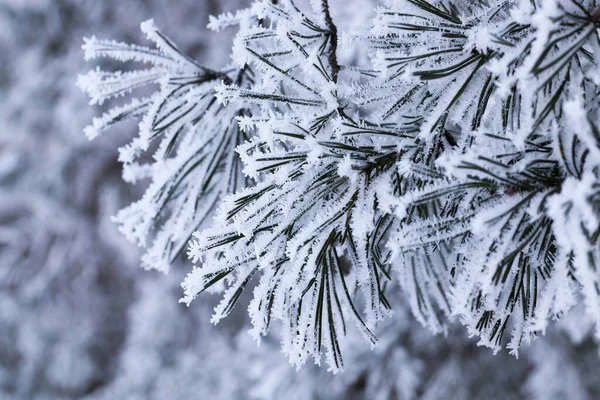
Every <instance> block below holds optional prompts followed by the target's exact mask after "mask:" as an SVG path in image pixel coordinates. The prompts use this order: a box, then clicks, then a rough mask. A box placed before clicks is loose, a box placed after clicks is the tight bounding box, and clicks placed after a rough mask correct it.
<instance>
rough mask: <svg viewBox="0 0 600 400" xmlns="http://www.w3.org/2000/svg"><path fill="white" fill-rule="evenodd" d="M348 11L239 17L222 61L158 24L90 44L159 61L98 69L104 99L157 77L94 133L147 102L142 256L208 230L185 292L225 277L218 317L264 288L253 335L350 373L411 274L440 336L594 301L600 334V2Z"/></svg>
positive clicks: (493, 0) (544, 318)
mask: <svg viewBox="0 0 600 400" xmlns="http://www.w3.org/2000/svg"><path fill="white" fill-rule="evenodd" d="M335 7H342V5H336V4H335V3H331V4H329V3H328V2H327V1H326V0H319V1H316V0H313V1H311V2H310V4H304V3H301V2H299V1H298V2H297V4H296V3H295V2H293V1H291V0H281V1H266V0H263V1H255V2H254V4H253V5H252V6H251V7H250V8H248V9H245V10H241V11H238V12H237V13H236V14H235V15H233V14H226V15H223V16H220V17H218V18H213V19H211V21H210V24H209V27H210V28H212V29H214V30H217V31H218V30H220V29H222V28H225V27H228V26H232V25H233V26H237V27H238V28H239V32H238V33H237V36H236V37H235V40H234V43H233V47H232V49H233V52H232V63H231V65H229V66H227V67H225V68H224V69H222V70H218V71H215V70H210V69H207V68H204V67H202V66H200V65H199V64H198V63H197V62H196V61H194V60H191V59H190V58H188V57H186V56H185V55H184V54H183V53H182V52H181V51H180V50H179V49H178V48H177V47H176V46H175V45H174V44H173V43H172V42H171V41H170V40H169V39H168V38H166V37H165V36H164V35H163V34H162V33H161V32H160V31H159V30H157V28H156V27H155V26H154V24H153V23H152V21H147V22H145V23H143V24H142V30H143V31H144V32H145V33H146V34H147V36H148V38H149V39H150V40H152V41H153V42H154V43H155V44H156V48H154V49H153V48H147V47H140V46H134V45H128V44H124V43H117V42H114V41H107V40H98V39H96V38H93V37H92V38H91V39H86V41H85V44H84V46H83V48H84V50H85V56H86V59H93V58H100V57H109V58H113V59H115V60H118V61H123V62H129V61H134V62H140V63H145V64H147V65H148V66H149V67H148V68H146V69H140V70H135V71H131V72H104V71H101V70H99V69H96V70H93V71H91V72H90V73H88V74H87V75H84V76H81V77H80V80H79V85H80V87H81V88H82V89H83V90H85V91H86V92H88V93H89V95H90V97H91V99H92V104H94V103H98V104H101V103H102V102H103V101H104V100H106V99H109V98H112V97H118V96H122V95H126V94H129V93H130V92H131V91H132V90H134V89H137V88H138V87H141V86H145V85H149V84H150V85H155V86H156V85H157V86H158V89H157V90H155V91H154V92H153V93H152V94H150V95H149V96H148V97H144V98H134V99H133V100H131V102H129V103H128V104H126V105H123V106H119V107H116V108H113V109H111V110H110V111H108V112H107V113H106V114H104V115H103V116H102V117H101V118H97V119H94V121H93V123H92V125H90V126H89V127H88V128H86V133H87V135H88V136H89V137H91V138H93V137H95V136H97V135H98V134H100V133H102V132H103V131H105V130H107V129H108V128H110V127H111V126H112V125H114V124H115V123H117V122H119V121H121V120H124V119H127V118H139V119H140V123H139V136H138V137H136V138H135V139H133V140H132V142H131V143H130V144H129V145H127V146H125V147H123V148H122V149H121V150H120V160H121V161H122V162H123V164H124V178H125V179H126V180H128V181H131V182H135V181H137V180H140V179H144V178H149V180H150V184H149V186H148V188H147V190H146V192H145V194H144V196H143V197H142V198H141V199H140V200H139V201H137V202H135V203H133V204H132V205H130V206H129V207H127V208H125V209H124V210H122V211H121V212H120V213H119V214H118V215H117V216H116V217H115V220H116V221H117V222H118V223H119V224H120V227H121V231H122V232H123V233H124V234H125V235H126V236H127V237H128V238H129V239H131V240H132V241H134V242H136V243H138V244H139V245H141V246H146V245H148V248H147V251H146V253H145V255H144V257H143V259H142V263H143V266H144V267H146V268H155V269H158V270H161V271H165V272H166V271H167V270H168V266H169V264H171V263H172V261H173V260H174V258H175V257H176V256H177V254H179V253H180V252H181V250H182V248H184V247H185V244H186V243H187V242H188V239H190V237H191V240H190V242H189V248H188V256H189V257H190V258H191V259H192V261H193V262H194V264H195V266H194V269H193V270H192V272H191V273H190V274H189V275H188V276H187V278H186V279H185V281H184V282H183V288H184V297H183V299H182V301H183V302H185V303H187V304H189V303H190V302H191V301H192V300H193V299H194V298H195V297H196V296H197V295H198V294H199V293H201V292H203V291H205V290H207V289H209V288H210V290H217V291H222V292H223V299H222V301H221V303H220V304H219V305H218V306H217V307H216V308H215V313H214V316H213V319H212V321H213V322H215V323H216V322H218V321H219V320H220V319H222V318H223V317H225V316H227V314H228V313H229V312H230V311H231V310H232V308H233V307H234V305H235V304H236V302H237V301H238V299H239V298H240V295H241V293H242V291H244V289H246V288H247V287H249V286H250V287H252V289H251V290H253V292H254V296H253V299H252V300H251V302H250V305H249V307H248V310H249V314H250V317H251V320H252V324H253V329H252V333H253V334H254V336H255V337H256V338H257V339H259V338H260V336H262V335H266V334H267V332H268V331H269V328H270V326H271V322H272V321H274V320H279V321H281V326H282V334H281V337H282V347H283V350H284V352H285V353H286V354H287V356H288V357H289V359H290V360H291V362H292V363H293V364H295V365H297V366H300V365H302V364H303V363H304V362H305V361H306V360H307V359H308V358H310V357H313V358H314V360H315V362H317V363H319V362H320V358H321V356H322V355H323V354H324V355H325V358H326V361H327V363H328V364H329V366H330V368H331V369H332V370H333V371H338V370H340V369H341V368H342V367H343V362H342V354H341V353H342V350H341V348H342V346H343V340H342V338H343V337H344V335H345V332H346V330H347V329H349V327H350V325H355V326H356V327H358V329H359V330H360V332H362V334H363V336H364V338H365V339H366V340H367V341H368V342H369V343H371V344H372V345H375V344H376V342H377V339H376V337H375V335H374V334H373V333H372V330H373V327H374V325H375V324H376V323H377V321H379V320H381V319H383V318H384V317H386V316H387V315H390V313H391V308H392V307H391V304H390V302H389V301H388V299H387V298H386V293H388V294H389V293H390V292H392V291H395V290H396V289H394V287H393V286H392V282H393V281H397V282H398V283H399V284H400V286H401V287H402V289H403V292H404V294H405V297H406V299H407V301H408V303H409V304H410V306H411V309H412V311H413V313H414V315H415V316H416V317H417V319H418V320H419V321H420V322H421V323H423V324H424V325H425V326H427V327H429V328H430V329H431V330H432V331H433V332H444V331H446V329H447V326H448V324H449V322H450V321H451V320H452V319H454V318H456V317H458V318H459V319H460V321H461V322H462V323H463V324H464V325H465V326H466V327H467V329H468V331H469V334H470V335H478V336H479V337H480V344H482V345H486V346H489V347H491V348H492V349H493V350H494V351H498V350H499V349H500V348H502V347H503V346H507V347H508V348H510V349H511V351H512V352H513V353H514V354H518V349H519V347H520V346H521V345H522V344H523V343H528V342H529V341H530V340H531V339H533V338H534V337H536V336H538V335H539V334H540V333H543V332H544V330H545V329H546V327H547V325H548V323H549V321H550V320H553V319H557V318H560V317H561V316H563V315H565V314H566V313H568V312H569V310H570V309H571V308H572V307H573V306H574V305H575V304H577V303H579V302H583V303H584V304H585V306H586V309H587V318H589V320H590V321H591V322H593V323H594V324H595V327H596V334H597V336H598V337H600V273H599V271H598V268H599V267H600V251H599V250H600V247H599V246H600V241H599V236H600V175H599V174H600V170H599V166H600V129H599V124H600V118H599V115H598V88H599V87H598V84H599V83H600V66H599V65H598V63H597V62H596V58H598V57H600V40H599V31H598V27H599V23H600V4H597V2H596V1H595V0H594V1H591V0H569V1H560V0H547V1H540V0H502V1H500V0H479V1H467V0H455V1H425V0H397V1H389V2H388V4H387V6H386V7H379V8H376V10H375V11H376V15H375V17H374V19H373V24H372V28H371V29H370V30H368V31H365V30H363V29H361V28H360V27H356V26H355V27H352V23H351V22H350V23H349V24H347V25H349V26H350V28H348V29H346V30H344V31H343V30H341V28H338V25H339V24H338V25H336V24H335V22H334V19H335V18H332V13H333V14H334V15H335V13H334V12H333V11H335ZM364 55H368V56H369V59H370V60H371V63H370V64H369V65H363V64H365V63H364V62H363V61H361V60H364V59H366V57H364ZM150 155H151V156H152V157H150ZM209 216H210V217H214V218H213V221H212V222H210V221H209V220H210V219H211V218H209ZM253 278H254V280H253ZM251 282H252V283H251ZM388 297H389V296H388ZM583 325H584V324H582V326H583ZM507 330H509V331H510V333H509V334H506V333H507V332H506V331H507Z"/></svg>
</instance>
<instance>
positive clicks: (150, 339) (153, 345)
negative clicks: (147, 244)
mask: <svg viewBox="0 0 600 400" xmlns="http://www.w3.org/2000/svg"><path fill="white" fill-rule="evenodd" d="M360 3H363V4H364V3H369V2H366V1H362V2H360ZM244 4H245V2H244V1H243V0H227V1H222V0H178V1H168V0H103V1H96V0H0V54H1V55H0V99H2V100H1V104H2V106H1V107H0V121H1V122H0V291H1V294H0V398H7V399H30V398H39V399H75V398H90V399H207V398H215V399H246V398H260V399H275V398H286V399H289V400H291V399H311V398H315V399H330V398H340V399H353V398H356V399H362V398H368V399H396V398H398V399H409V398H427V399H447V398H457V399H458V398H464V399H471V398H485V399H492V398H497V399H509V398H538V399H554V398H569V399H586V398H590V399H593V398H599V397H600V381H599V380H598V378H597V376H598V375H597V371H599V370H600V369H599V368H600V362H599V359H598V351H597V349H596V347H595V345H594V344H593V341H592V340H591V339H590V338H588V337H587V336H583V337H582V336H581V335H580V334H579V335H574V334H573V333H572V332H581V331H583V330H582V329H570V327H569V324H570V323H573V324H575V323H576V322H573V320H575V319H576V318H575V317H572V318H571V319H570V320H566V321H565V322H562V323H561V325H560V326H559V327H557V328H555V329H553V330H552V331H551V332H548V335H547V336H546V337H544V338H542V339H539V340H536V341H535V343H534V344H533V345H532V346H531V347H530V348H528V349H524V351H522V353H521V356H520V358H519V359H518V360H517V359H515V358H514V357H512V356H509V355H508V354H507V353H506V352H505V351H503V352H500V353H499V354H497V355H493V354H492V352H491V351H490V350H489V349H485V348H478V347H477V346H476V344H475V342H474V341H471V340H469V339H467V338H466V333H465V332H464V328H461V327H457V328H456V329H455V330H452V331H451V332H450V333H449V336H448V337H447V338H444V337H440V336H432V335H431V334H430V333H429V331H427V330H426V329H424V328H422V327H421V326H420V325H419V324H418V323H417V322H416V321H415V320H414V319H413V318H412V316H411V315H410V313H409V311H407V309H406V306H405V305H403V303H402V296H401V295H400V294H398V295H397V296H392V300H393V301H394V309H395V314H394V316H393V318H391V319H389V320H387V321H386V322H385V323H384V324H382V325H380V326H379V329H378V332H377V333H378V336H379V337H380V344H379V346H378V347H377V348H376V349H374V350H373V351H371V350H369V349H368V347H366V346H365V344H364V343H363V342H362V340H361V339H360V338H356V346H355V347H353V348H351V350H350V351H349V352H348V353H347V355H346V358H347V360H346V364H347V366H348V367H347V370H346V371H345V372H344V373H342V374H338V375H335V376H332V375H331V373H328V372H327V371H326V369H325V368H319V367H316V366H312V365H307V366H305V367H304V368H302V369H301V370H300V371H299V372H296V370H295V369H294V368H293V367H291V366H290V365H289V364H288V362H287V360H286V359H285V357H284V356H283V355H282V354H281V352H280V348H279V344H278V342H277V337H276V336H274V335H271V336H270V337H269V338H267V339H265V340H264V341H263V343H262V345H261V346H260V347H257V346H256V344H255V343H254V342H253V341H252V340H251V339H250V337H249V336H248V335H247V333H246V331H247V328H248V323H247V321H246V313H245V312H244V309H243V307H238V309H236V310H235V311H234V314H233V315H232V316H230V317H229V318H228V319H227V320H226V321H225V322H223V323H221V324H219V325H218V326H216V327H215V326H213V325H211V324H210V323H209V319H210V314H211V310H212V307H213V306H214V304H215V302H216V301H217V300H216V299H211V298H210V297H204V298H203V299H202V300H200V301H196V302H195V303H194V304H192V306H191V307H190V308H187V307H185V306H184V305H182V304H179V303H178V299H179V298H180V297H181V295H182V293H181V287H180V282H181V281H182V279H183V277H184V275H185V273H186V272H187V271H188V267H189V266H188V265H187V264H186V263H187V261H186V260H180V262H179V264H178V265H175V267H174V268H172V269H171V272H170V274H169V275H162V274H159V273H157V272H146V271H143V270H142V269H141V268H139V263H140V261H139V257H140V254H139V253H138V251H137V249H136V248H135V246H133V245H131V244H129V243H127V242H126V241H125V240H124V239H123V238H122V236H121V235H120V234H119V233H118V232H117V229H116V227H115V226H114V225H113V223H111V222H110V217H111V216H112V215H114V214H115V213H116V212H117V210H119V209H120V208H122V207H123V206H125V205H126V204H128V203H130V202H131V201H132V199H135V198H138V197H139V195H140V193H141V188H139V187H136V186H131V185H127V184H125V183H123V182H122V180H121V165H120V164H119V163H118V162H117V150H116V148H117V147H118V146H119V145H122V144H124V143H126V142H128V141H129V140H130V138H131V136H132V135H133V133H134V131H135V125H134V124H124V125H121V126H119V127H118V128H116V129H113V130H112V131H111V132H110V133H108V134H106V135H104V136H102V137H101V138H99V139H97V140H95V141H93V142H89V141H88V140H87V139H86V137H85V135H84V134H83V127H84V126H86V125H87V124H89V122H90V121H91V118H92V116H93V115H98V113H99V112H100V111H101V109H100V108H96V109H94V108H93V107H90V106H88V99H87V98H86V96H85V95H84V94H83V93H81V91H80V90H79V89H78V88H77V87H76V84H75V82H76V79H77V75H78V74H81V73H84V72H85V71H87V70H89V69H90V65H89V64H87V63H86V62H85V61H84V60H83V54H82V50H81V45H82V43H83V41H82V38H83V37H84V36H87V37H89V36H91V35H96V36H97V37H99V38H110V39H115V40H118V41H125V42H130V43H140V44H146V43H147V42H146V41H145V39H144V38H143V35H142V34H141V32H140V30H139V23H140V22H142V21H144V20H147V19H148V18H154V20H155V22H156V24H157V25H158V26H159V27H161V29H162V30H163V31H164V32H166V33H167V34H168V35H169V36H170V37H171V38H172V39H173V40H174V41H176V42H177V43H178V44H179V46H180V47H181V48H182V49H183V50H184V51H185V52H186V53H187V54H189V55H191V56H193V57H195V58H197V59H199V60H202V62H203V63H204V64H207V65H208V66H212V65H214V64H216V65H219V64H221V63H223V62H225V61H226V60H227V57H228V55H229V50H230V39H231V35H228V34H227V33H220V34H216V33H214V32H208V31H207V30H206V29H205V26H206V23H207V21H208V16H209V15H211V14H218V13H220V12H222V11H234V10H235V9H237V8H238V7H240V5H244ZM340 15H341V14H340ZM340 15H338V16H336V17H337V18H339V17H340ZM103 67H106V65H103ZM108 67H110V66H108ZM394 297H395V298H394ZM570 321H571V322H570ZM557 378H558V379H557Z"/></svg>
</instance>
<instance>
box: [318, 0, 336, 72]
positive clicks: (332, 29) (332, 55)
mask: <svg viewBox="0 0 600 400" xmlns="http://www.w3.org/2000/svg"><path fill="white" fill-rule="evenodd" d="M321 6H322V7H323V14H325V24H326V25H327V28H328V29H329V41H330V48H329V66H330V67H331V78H332V79H333V81H334V82H335V83H337V80H338V73H339V72H340V65H339V64H338V61H337V42H338V33H337V26H335V24H334V23H333V19H331V14H330V13H329V2H328V1H327V0H321Z"/></svg>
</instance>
